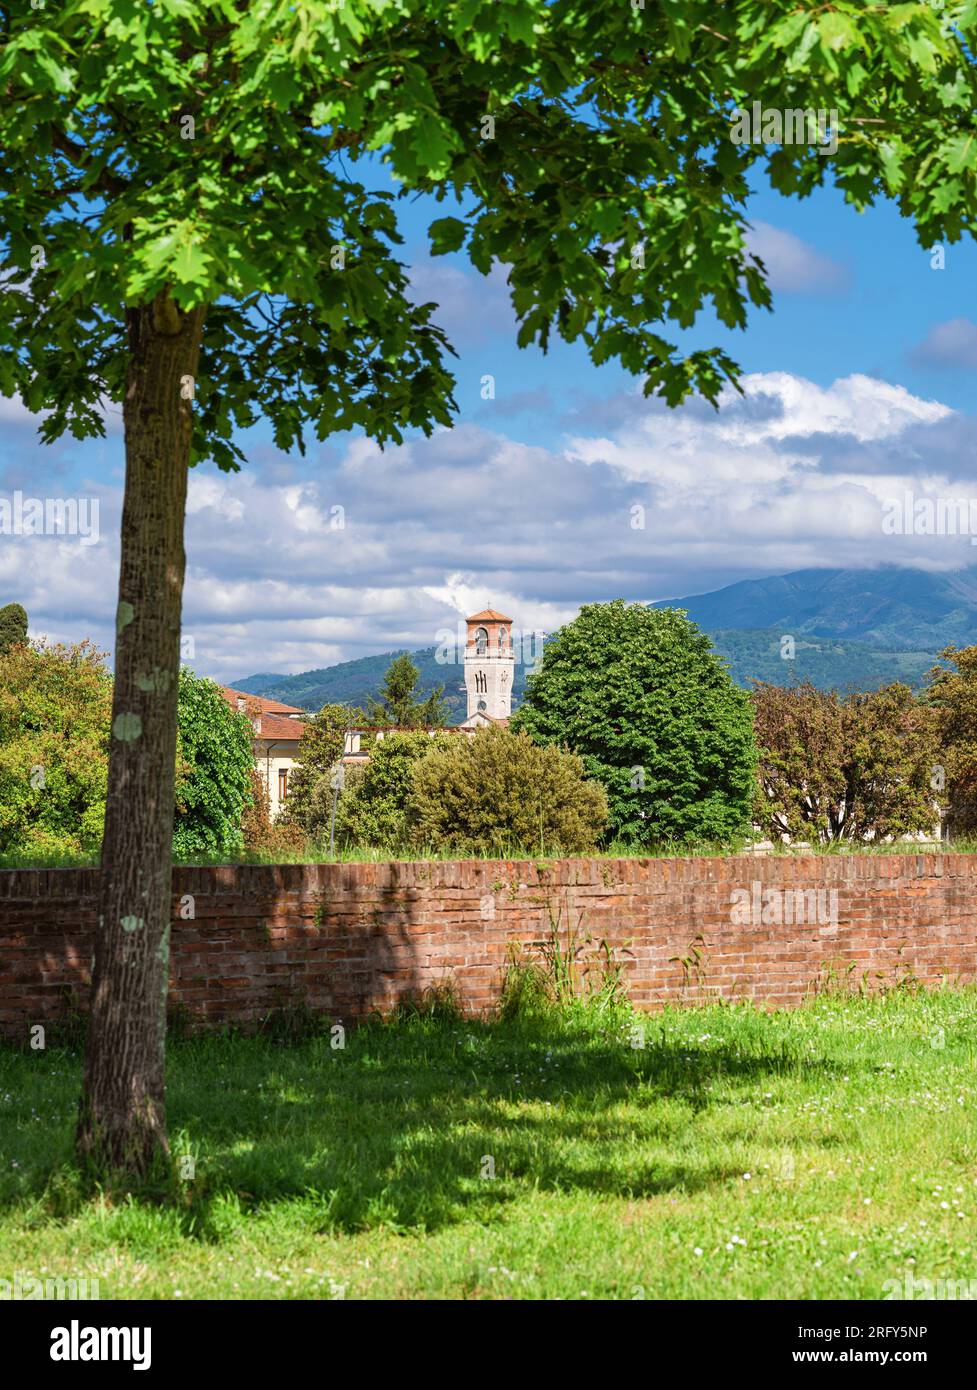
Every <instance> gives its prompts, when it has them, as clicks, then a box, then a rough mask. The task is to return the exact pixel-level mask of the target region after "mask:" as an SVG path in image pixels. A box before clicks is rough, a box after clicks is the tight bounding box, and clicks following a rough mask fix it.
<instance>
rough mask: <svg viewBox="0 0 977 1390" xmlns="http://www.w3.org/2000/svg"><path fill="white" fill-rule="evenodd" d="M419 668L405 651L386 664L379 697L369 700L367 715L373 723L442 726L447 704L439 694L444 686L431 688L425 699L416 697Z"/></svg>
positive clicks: (440, 727) (409, 727) (402, 725)
mask: <svg viewBox="0 0 977 1390" xmlns="http://www.w3.org/2000/svg"><path fill="white" fill-rule="evenodd" d="M419 676H420V672H419V671H418V669H417V667H416V666H415V664H414V662H413V661H412V660H411V659H410V657H409V655H408V654H407V652H401V654H400V656H395V657H394V659H393V661H391V663H390V665H389V666H388V667H387V671H386V674H385V675H384V678H383V686H382V687H381V690H380V699H379V700H378V701H377V700H371V701H370V703H369V705H368V706H367V711H366V714H367V718H368V719H369V720H370V722H371V723H373V724H380V725H382V726H384V727H386V728H397V729H443V728H444V726H445V724H446V723H447V722H448V707H447V705H446V704H445V703H444V700H443V699H442V698H441V697H442V695H443V694H444V686H443V685H439V686H438V687H437V689H436V690H432V691H431V693H430V695H428V697H427V699H426V700H419V699H418V698H417V682H418V678H419Z"/></svg>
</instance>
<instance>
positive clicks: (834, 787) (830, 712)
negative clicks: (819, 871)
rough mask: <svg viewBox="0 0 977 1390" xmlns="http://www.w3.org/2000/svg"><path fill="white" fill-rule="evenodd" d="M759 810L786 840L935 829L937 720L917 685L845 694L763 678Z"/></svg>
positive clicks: (758, 711) (772, 833)
mask: <svg viewBox="0 0 977 1390" xmlns="http://www.w3.org/2000/svg"><path fill="white" fill-rule="evenodd" d="M753 706H754V710H755V721H756V722H755V727H756V736H757V741H758V743H759V745H760V749H761V753H760V766H759V791H758V795H757V803H756V816H757V821H758V823H759V825H760V826H761V828H762V830H763V832H764V834H766V835H768V836H769V837H770V838H771V839H774V840H779V839H780V838H781V837H782V836H785V835H786V836H789V837H790V838H792V839H803V840H812V841H816V842H819V843H828V842H830V841H834V840H861V839H863V838H864V837H866V836H871V837H873V838H883V837H885V836H887V835H893V836H897V835H905V834H909V833H911V832H913V831H916V830H930V829H932V827H933V825H934V824H935V822H936V820H937V819H938V815H939V811H938V807H937V804H936V803H937V801H938V799H939V798H938V795H937V792H936V791H935V790H934V788H933V786H932V781H933V776H932V774H933V766H934V764H935V763H936V762H937V746H936V733H935V728H934V721H933V719H932V717H931V716H930V713H929V711H928V710H927V708H926V706H925V705H924V704H923V703H921V702H920V701H918V700H917V699H916V697H915V696H914V695H913V693H912V691H911V690H910V689H909V687H908V686H905V685H899V684H895V685H888V686H884V687H883V688H882V689H881V690H876V691H871V692H868V693H858V692H855V693H852V694H849V695H846V696H844V697H839V696H838V695H837V694H835V693H834V692H827V691H821V690H815V688H814V687H813V686H812V685H807V684H805V685H800V686H795V687H790V688H784V687H781V686H771V685H760V686H758V687H757V690H756V691H755V693H754V695H753Z"/></svg>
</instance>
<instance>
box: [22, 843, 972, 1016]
mask: <svg viewBox="0 0 977 1390" xmlns="http://www.w3.org/2000/svg"><path fill="white" fill-rule="evenodd" d="M975 874H977V857H975V856H968V855H962V854H946V855H933V854H905V855H891V856H890V855H886V856H882V855H880V856H870V855H863V856H851V857H820V858H818V857H809V858H779V857H778V858H762V859H761V858H752V857H747V856H739V857H730V858H725V859H720V858H715V859H657V860H655V859H652V860H638V859H619V860H606V859H605V860H602V859H579V860H578V859H571V860H561V861H557V862H556V863H553V864H552V865H550V866H549V867H547V866H541V865H535V864H531V863H523V862H518V863H506V862H495V861H489V862H474V861H468V862H465V861H462V862H458V863H425V864H405V863H393V864H318V865H286V866H275V867H269V866H260V867H241V866H236V867H222V868H201V869H192V868H184V869H177V870H175V872H174V876H173V914H172V915H173V928H172V938H171V948H172V982H171V999H172V1002H173V1004H174V1005H176V1004H179V1005H182V1006H183V1008H184V1009H185V1010H186V1011H188V1012H189V1014H190V1015H192V1017H193V1019H194V1020H195V1021H196V1022H198V1023H200V1024H208V1025H216V1024H220V1023H225V1022H226V1023H240V1024H251V1023H254V1022H256V1021H257V1020H260V1019H261V1018H262V1017H264V1016H265V1015H266V1014H267V1013H268V1012H269V1011H270V1010H273V1009H275V1008H278V1007H285V1006H289V1005H292V1006H294V1005H297V1004H300V1003H302V1004H305V1005H306V1006H307V1007H309V1008H311V1009H312V1010H314V1011H316V1012H322V1013H324V1014H327V1015H329V1016H330V1017H332V1018H333V1019H341V1020H343V1021H353V1020H355V1019H356V1018H357V1017H362V1016H363V1015H364V1014H366V1013H368V1012H369V1011H370V1010H373V1009H381V1010H383V1009H387V1008H389V1007H390V1006H391V1005H392V1004H394V1003H395V1002H396V1001H397V1000H398V999H400V998H405V997H409V996H417V995H418V994H420V993H421V992H422V991H423V990H424V989H425V988H426V987H428V986H430V985H434V984H437V983H439V982H441V981H443V980H445V979H446V978H451V979H452V980H453V981H454V984H455V987H456V991H457V993H458V996H459V997H460V999H461V1000H462V1001H463V1002H464V1004H465V1006H466V1007H467V1008H468V1009H469V1010H472V1011H479V1010H484V1009H487V1008H489V1007H490V1006H491V1005H492V1003H493V1002H494V1001H495V999H496V998H497V995H498V989H499V984H500V981H501V976H502V967H503V963H504V960H505V956H506V948H507V944H508V943H510V942H522V943H524V944H526V945H527V946H531V944H532V943H533V942H538V941H539V940H540V939H541V938H542V937H544V936H545V935H546V933H547V931H548V929H549V920H550V919H549V914H550V913H551V912H552V913H553V914H554V915H555V914H557V913H559V914H560V926H561V930H562V931H565V930H566V926H567V920H568V918H569V920H570V922H571V923H572V925H573V927H574V928H577V929H578V930H579V932H580V933H581V934H582V935H586V934H590V935H591V936H592V937H593V938H594V939H595V941H599V940H600V939H602V938H603V939H606V940H607V941H608V942H609V943H610V945H611V946H612V947H614V948H615V950H616V952H617V954H618V958H619V959H621V960H623V961H624V962H625V963H626V969H627V973H628V979H629V983H630V990H631V997H632V999H633V1000H634V1001H635V1003H636V1004H638V1005H640V1006H641V1007H644V1008H654V1007H657V1006H660V1005H661V1004H663V1003H665V1002H667V1001H682V1000H691V999H694V998H701V997H702V996H703V995H711V994H718V995H722V996H723V997H724V998H726V999H755V1000H757V1001H762V1002H763V1003H765V1004H768V1005H791V1004H796V1003H797V1002H799V1001H800V1000H801V999H802V998H804V996H805V995H806V994H807V993H808V992H810V991H811V989H812V988H813V987H814V986H815V983H816V982H817V981H818V979H819V978H823V975H824V971H825V968H826V967H828V968H831V967H833V968H835V969H836V970H840V971H844V970H845V969H846V968H847V967H848V966H849V965H850V964H851V965H853V966H854V967H855V971H854V978H855V980H856V981H857V980H861V978H862V977H863V976H864V977H866V978H867V979H868V981H869V983H871V982H872V981H873V980H874V979H875V977H876V975H877V974H878V975H881V976H882V977H883V978H884V979H885V980H887V981H889V982H891V981H893V980H894V979H896V978H897V977H898V976H900V975H902V974H904V973H906V972H912V973H913V974H915V975H916V976H918V977H919V978H920V979H921V980H922V981H924V982H926V983H927V984H930V985H936V984H939V983H940V982H941V981H943V980H944V979H947V980H949V981H951V982H953V981H972V980H974V979H975V977H977V902H975V897H974V892H973V887H974V880H975ZM97 875H98V871H97V870H95V869H82V870H78V869H47V870H30V871H26V870H16V871H0V1030H2V1031H4V1032H6V1033H8V1034H12V1035H15V1036H22V1035H23V1032H24V1030H25V1028H26V1026H27V1025H28V1024H29V1023H34V1022H52V1021H53V1020H55V1019H56V1018H57V1017H59V1016H60V1015H61V1014H62V1013H63V1012H64V1011H65V1009H66V1008H67V1007H70V1006H71V1005H72V1004H73V1005H74V1006H76V1007H78V1006H84V1003H85V1000H86V996H87V985H88V982H89V980H90V967H91V955H92V940H93V927H94V893H95V887H96V881H97ZM697 936H698V937H701V941H698V942H695V938H696V937H697ZM693 944H694V945H695V950H696V951H697V952H698V957H696V956H695V953H694V952H693V951H692V950H691V949H690V948H691V947H692V946H693ZM680 957H685V959H686V962H687V963H686V965H684V966H683V964H682V963H681V961H680V960H678V959H676V958H680Z"/></svg>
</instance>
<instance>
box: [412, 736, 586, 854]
mask: <svg viewBox="0 0 977 1390" xmlns="http://www.w3.org/2000/svg"><path fill="white" fill-rule="evenodd" d="M407 823H408V825H409V827H410V838H411V840H412V842H413V843H414V844H415V845H417V846H420V847H430V846H434V845H436V846H438V847H444V848H449V849H452V850H455V851H456V852H459V853H463V854H486V853H487V854H496V855H498V854H507V855H513V854H519V853H527V852H535V853H537V854H560V853H564V854H580V853H584V852H586V851H587V850H591V849H593V848H594V847H595V845H597V843H598V842H599V840H600V838H601V835H602V834H603V832H604V829H605V827H606V824H607V797H606V795H605V793H604V789H603V787H601V786H599V785H598V784H597V783H596V782H588V781H587V780H586V779H585V775H584V767H583V763H582V762H581V760H580V759H579V758H578V757H576V755H575V754H573V753H567V752H565V751H564V750H563V749H560V748H557V747H554V746H550V747H545V748H540V747H538V746H537V745H536V744H535V743H533V741H532V739H531V738H530V737H529V736H528V734H525V733H510V732H509V730H508V729H501V728H498V727H495V728H489V729H480V730H479V731H478V733H476V734H474V735H473V736H468V735H464V734H463V735H461V736H459V737H456V738H452V739H449V740H447V741H446V742H445V743H444V744H443V745H442V746H441V747H439V748H435V749H432V750H431V751H430V752H429V753H428V755H427V756H426V757H425V758H422V759H421V761H420V762H419V763H418V765H417V767H416V768H415V770H414V779H413V790H412V792H411V796H410V800H409V802H408V806H407Z"/></svg>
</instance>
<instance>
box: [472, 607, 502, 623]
mask: <svg viewBox="0 0 977 1390" xmlns="http://www.w3.org/2000/svg"><path fill="white" fill-rule="evenodd" d="M465 622H467V623H485V622H488V623H511V622H512V619H511V618H509V617H507V616H506V614H505V613H499V612H497V611H496V609H494V608H483V609H482V611H481V613H473V614H472V615H471V617H470V618H466V619H465Z"/></svg>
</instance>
